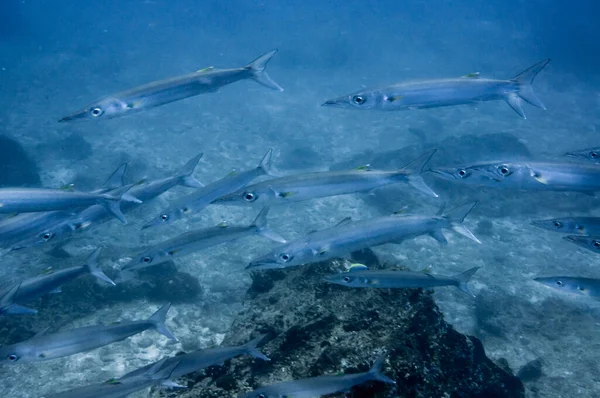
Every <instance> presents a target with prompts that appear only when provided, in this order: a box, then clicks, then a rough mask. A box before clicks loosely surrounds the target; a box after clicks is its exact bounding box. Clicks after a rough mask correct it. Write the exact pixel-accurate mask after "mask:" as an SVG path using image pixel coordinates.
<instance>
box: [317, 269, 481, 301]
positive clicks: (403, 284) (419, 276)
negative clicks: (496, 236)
mask: <svg viewBox="0 0 600 398" xmlns="http://www.w3.org/2000/svg"><path fill="white" fill-rule="evenodd" d="M479 268H480V267H473V268H471V269H469V270H467V271H465V272H463V273H460V274H458V275H455V276H451V277H447V276H440V275H432V274H428V273H425V272H410V271H381V270H369V269H367V267H365V266H364V265H362V264H361V265H355V266H353V267H351V268H350V270H349V271H348V272H343V273H338V274H333V275H327V276H325V277H324V278H323V279H324V280H325V281H326V282H329V283H335V284H337V285H342V286H348V287H365V288H376V289H406V288H431V287H437V286H456V287H457V288H458V289H460V290H461V291H463V292H465V293H467V294H468V295H469V296H472V297H475V295H474V294H473V293H471V290H470V289H469V285H468V282H469V281H470V280H471V277H472V276H473V275H474V274H475V272H477V270H478V269H479Z"/></svg>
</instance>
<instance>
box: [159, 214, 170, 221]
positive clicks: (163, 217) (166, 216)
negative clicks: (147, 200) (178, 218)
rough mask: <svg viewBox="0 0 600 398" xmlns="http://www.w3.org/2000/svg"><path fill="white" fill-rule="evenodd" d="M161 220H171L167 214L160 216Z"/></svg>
mask: <svg viewBox="0 0 600 398" xmlns="http://www.w3.org/2000/svg"><path fill="white" fill-rule="evenodd" d="M160 219H161V220H163V221H167V220H168V219H169V216H168V215H167V214H162V215H161V216H160Z"/></svg>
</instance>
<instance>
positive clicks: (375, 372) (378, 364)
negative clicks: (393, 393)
mask: <svg viewBox="0 0 600 398" xmlns="http://www.w3.org/2000/svg"><path fill="white" fill-rule="evenodd" d="M384 362H385V354H381V355H380V356H378V357H377V359H376V360H375V362H374V363H373V367H371V369H370V370H369V375H371V376H372V377H373V380H377V381H381V382H382V383H387V384H396V382H395V381H394V380H392V379H390V378H389V377H387V376H386V375H384V374H383V373H381V371H382V368H383V363H384Z"/></svg>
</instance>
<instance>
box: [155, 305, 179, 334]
mask: <svg viewBox="0 0 600 398" xmlns="http://www.w3.org/2000/svg"><path fill="white" fill-rule="evenodd" d="M169 308H171V303H167V304H165V305H163V306H162V307H160V309H159V310H158V311H156V312H155V313H154V314H153V315H152V316H151V317H150V318H148V321H150V322H152V323H153V324H154V329H156V331H157V332H158V333H160V334H162V335H164V336H167V337H168V338H170V339H171V340H173V341H178V340H177V337H175V335H173V333H171V331H170V330H169V329H168V328H167V325H165V321H166V320H167V312H169Z"/></svg>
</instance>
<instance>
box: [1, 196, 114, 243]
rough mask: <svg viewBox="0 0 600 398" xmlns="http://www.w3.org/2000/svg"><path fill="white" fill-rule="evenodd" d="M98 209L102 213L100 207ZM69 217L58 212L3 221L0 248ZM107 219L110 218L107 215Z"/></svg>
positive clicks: (23, 215) (21, 216)
mask: <svg viewBox="0 0 600 398" xmlns="http://www.w3.org/2000/svg"><path fill="white" fill-rule="evenodd" d="M98 207H100V208H101V209H102V210H103V211H104V208H103V207H102V206H98ZM107 214H108V213H107ZM71 217H73V213H71V212H67V211H62V210H58V211H47V212H40V213H22V214H17V215H16V216H14V217H9V218H6V219H3V220H2V221H0V247H11V246H12V245H14V244H15V243H17V242H20V241H22V240H24V239H27V238H29V237H31V236H32V235H33V234H37V233H38V232H39V231H42V230H44V229H46V228H49V227H52V226H54V225H56V224H59V223H61V222H63V221H65V220H68V219H69V218H71ZM108 217H109V218H110V217H112V216H111V215H110V214H108Z"/></svg>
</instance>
